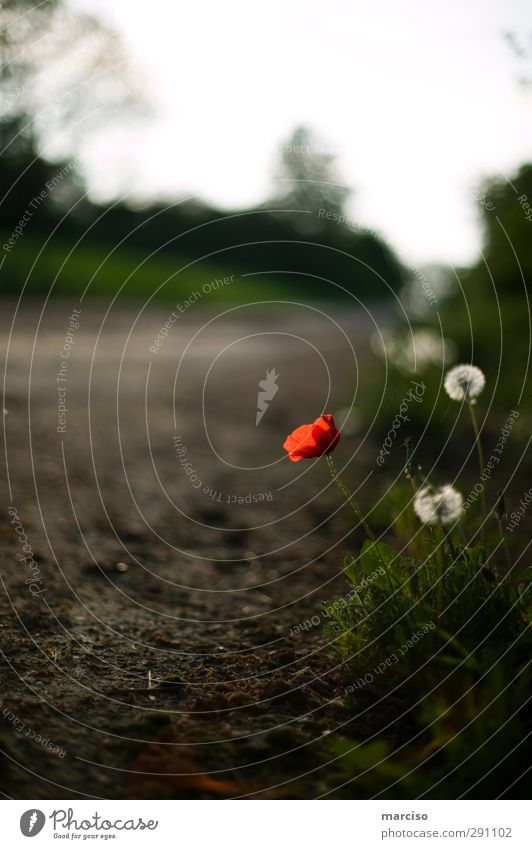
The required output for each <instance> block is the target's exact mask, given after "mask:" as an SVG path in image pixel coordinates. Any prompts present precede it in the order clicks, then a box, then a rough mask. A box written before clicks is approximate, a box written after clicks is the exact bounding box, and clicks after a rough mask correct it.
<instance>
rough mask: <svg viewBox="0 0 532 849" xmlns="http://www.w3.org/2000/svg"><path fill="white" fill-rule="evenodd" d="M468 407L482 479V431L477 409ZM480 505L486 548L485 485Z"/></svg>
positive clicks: (483, 539)
mask: <svg viewBox="0 0 532 849" xmlns="http://www.w3.org/2000/svg"><path fill="white" fill-rule="evenodd" d="M467 406H468V407H469V413H470V415H471V423H472V425H473V431H474V433H475V443H476V446H477V454H478V464H479V467H480V478H482V475H483V474H484V452H483V450H482V442H481V441H480V431H479V429H478V422H477V416H476V413H475V408H474V407H473V404H471V403H468V405H467ZM479 482H480V483H482V482H481V480H479ZM480 505H481V513H482V516H481V521H482V526H481V529H480V534H481V539H482V542H483V544H484V547H486V493H485V490H484V485H483V484H482V491H481V493H480Z"/></svg>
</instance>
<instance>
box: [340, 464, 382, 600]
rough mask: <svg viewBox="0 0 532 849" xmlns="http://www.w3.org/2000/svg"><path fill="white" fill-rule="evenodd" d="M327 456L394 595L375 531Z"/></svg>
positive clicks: (342, 491)
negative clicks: (373, 547) (372, 546)
mask: <svg viewBox="0 0 532 849" xmlns="http://www.w3.org/2000/svg"><path fill="white" fill-rule="evenodd" d="M325 456H326V459H327V464H328V466H329V471H330V473H331V477H332V479H333V481H334V482H335V484H336V486H337V487H338V489H339V490H340V492H341V493H342V495H343V496H344V497H345V498H346V499H347V501H348V502H349V504H350V505H351V508H352V509H353V512H354V514H355V516H356V517H357V519H358V521H359V522H360V524H361V525H362V527H363V528H364V532H365V533H366V534H367V535H368V537H369V538H370V540H371V541H372V543H373V545H374V546H375V551H376V552H377V556H378V558H379V560H380V561H381V564H382V568H383V569H384V571H385V573H386V576H387V578H388V583H389V584H390V589H391V591H392V594H393V593H394V592H395V590H394V588H393V584H392V580H391V578H390V573H389V572H388V567H387V565H386V562H385V560H384V557H383V556H382V552H381V551H380V549H379V545H378V543H377V540H376V539H375V534H374V533H373V531H372V530H371V528H370V527H369V525H368V524H367V522H366V521H365V519H364V516H363V515H362V511H361V509H360V507H359V506H358V504H357V503H356V501H355V500H354V498H353V496H352V495H351V493H350V491H349V489H348V488H347V486H346V485H345V483H344V482H343V480H342V478H341V477H340V475H339V474H338V470H337V468H336V466H335V463H334V460H333V458H332V457H331V455H330V454H326V455H325Z"/></svg>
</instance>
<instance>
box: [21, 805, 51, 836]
mask: <svg viewBox="0 0 532 849" xmlns="http://www.w3.org/2000/svg"><path fill="white" fill-rule="evenodd" d="M45 822H46V817H45V815H44V814H43V812H42V811H39V810H37V808H31V809H30V810H29V811H25V812H24V813H23V814H22V816H21V818H20V830H21V832H22V834H23V835H24V837H35V835H36V834H39V832H40V831H42V829H43V827H44V824H45Z"/></svg>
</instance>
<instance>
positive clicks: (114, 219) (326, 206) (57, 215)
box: [0, 0, 532, 467]
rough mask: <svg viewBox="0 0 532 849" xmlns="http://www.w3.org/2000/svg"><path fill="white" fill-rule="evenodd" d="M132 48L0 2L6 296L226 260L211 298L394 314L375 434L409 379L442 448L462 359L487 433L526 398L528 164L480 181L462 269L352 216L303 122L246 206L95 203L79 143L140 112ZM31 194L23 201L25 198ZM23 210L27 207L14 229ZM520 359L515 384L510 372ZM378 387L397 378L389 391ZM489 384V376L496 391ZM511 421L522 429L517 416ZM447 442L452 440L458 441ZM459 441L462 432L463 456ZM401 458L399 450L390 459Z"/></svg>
mask: <svg viewBox="0 0 532 849" xmlns="http://www.w3.org/2000/svg"><path fill="white" fill-rule="evenodd" d="M29 11H31V15H29V14H27V13H28V12H29ZM66 16H68V27H67V26H65V21H66ZM36 21H37V24H36ZM36 26H37V28H38V30H39V32H40V33H41V37H40V38H37V39H36V38H35V28H36ZM126 52H127V51H125V48H124V46H123V44H122V43H121V40H120V37H119V36H118V35H117V33H115V32H114V31H113V30H112V29H110V28H109V27H108V26H107V25H106V24H103V23H101V22H100V20H97V19H96V18H93V17H91V16H90V15H87V14H76V15H74V16H73V15H72V12H70V11H69V10H68V8H67V7H66V6H65V5H64V3H62V2H61V0H45V2H41V3H37V2H34V0H8V2H4V3H3V4H2V7H1V9H0V58H1V64H2V72H1V75H0V94H1V96H2V110H1V115H0V118H1V120H0V144H1V155H0V191H1V198H2V201H1V203H0V244H2V245H3V246H4V247H3V249H2V251H1V255H2V261H3V264H2V267H1V270H0V280H1V291H2V294H7V295H18V294H20V293H21V292H22V291H23V289H24V290H25V293H26V294H33V295H40V296H42V295H44V294H46V293H49V292H50V293H51V294H52V295H63V296H64V295H66V294H76V295H79V294H81V292H83V291H85V289H87V293H88V294H89V295H96V296H100V297H101V296H104V297H113V296H114V295H116V294H120V297H124V298H127V297H131V298H142V299H145V298H151V297H154V298H158V299H171V300H175V299H176V298H179V297H186V296H187V295H188V294H189V293H190V292H191V291H193V290H194V289H196V288H197V287H198V286H200V285H201V284H202V283H203V282H204V281H205V280H212V279H213V278H214V277H224V276H227V275H229V274H233V273H236V274H238V275H250V276H247V277H246V276H243V277H242V280H241V283H242V285H239V286H238V287H224V288H222V289H220V290H219V292H218V295H217V297H220V298H227V299H231V300H235V299H237V300H240V301H246V300H255V299H261V298H265V299H267V298H281V299H282V298H292V299H294V298H295V299H300V298H304V299H305V300H307V299H311V300H341V299H350V301H351V303H356V302H358V301H361V302H364V303H369V304H372V303H375V304H376V303H377V302H380V303H381V304H382V305H383V306H384V307H385V308H386V310H387V312H388V315H389V320H388V321H387V322H383V326H384V328H385V329H384V330H383V331H382V332H380V335H378V336H376V337H375V338H374V340H373V341H374V345H373V348H374V351H373V354H374V361H373V364H372V368H371V369H369V370H366V373H365V374H363V375H362V381H361V383H360V386H359V391H360V395H361V396H362V397H364V409H363V410H362V411H361V414H360V415H359V425H360V426H362V427H363V426H365V425H366V424H367V423H368V422H371V421H373V418H374V415H375V412H376V411H377V410H379V411H380V415H379V417H378V419H377V425H376V427H377V430H378V428H379V427H381V428H382V432H383V435H384V433H385V431H386V430H387V427H386V424H385V423H386V422H387V421H390V420H391V419H393V416H394V415H395V413H396V411H397V410H396V407H397V405H398V404H399V403H400V399H401V398H402V396H403V394H404V393H406V392H407V391H408V387H409V385H410V381H411V379H412V377H417V378H418V379H423V381H424V382H425V383H426V386H427V393H426V396H425V397H424V403H423V404H420V405H411V412H410V416H411V428H410V429H411V430H412V433H413V435H414V437H415V438H417V436H418V434H421V433H423V432H424V431H425V430H426V428H427V423H426V413H425V411H426V410H427V409H430V410H432V414H431V420H430V423H429V430H430V433H431V435H432V436H433V437H434V436H436V437H437V436H438V434H440V436H441V440H442V443H441V444H440V445H438V448H439V450H442V448H443V450H445V440H448V424H449V421H450V419H451V418H453V419H454V415H450V412H449V410H450V406H451V404H450V402H449V399H448V398H447V397H446V396H444V394H442V392H441V389H440V387H441V378H442V374H443V371H444V370H445V368H446V367H447V365H449V364H450V363H452V362H457V361H460V360H463V361H466V362H474V363H476V364H477V365H479V366H480V367H481V368H482V369H483V370H484V371H485V372H486V375H487V379H488V390H487V391H486V393H485V395H484V396H483V399H482V400H483V401H486V406H487V407H491V408H493V410H494V411H495V412H494V413H493V414H492V415H490V418H489V422H488V424H487V427H488V435H489V430H490V429H491V431H492V433H493V436H494V437H495V436H496V434H497V431H498V430H499V429H500V428H501V427H502V426H503V424H504V420H505V416H506V413H507V412H508V411H509V410H510V409H516V408H517V407H519V409H520V410H521V411H527V410H529V409H530V405H531V401H530V399H531V397H532V395H531V392H530V380H529V377H528V369H527V368H526V364H527V363H528V358H529V346H530V334H529V326H530V325H529V319H530V314H529V303H528V287H529V283H528V281H529V279H530V272H531V270H532V268H531V266H532V242H531V239H530V233H531V230H530V228H531V227H532V213H530V214H529V212H530V209H529V207H528V206H527V205H528V204H529V203H530V201H531V200H532V165H523V166H522V167H521V168H520V169H519V171H518V173H517V174H516V175H513V176H512V177H511V179H508V180H506V179H502V178H497V179H493V180H488V181H487V182H486V184H485V185H484V186H479V187H478V191H477V192H476V199H477V204H478V210H479V215H480V218H481V221H482V228H483V234H484V235H483V250H482V254H481V256H480V257H479V259H478V261H477V262H476V263H474V264H473V266H472V267H470V268H455V269H450V268H447V267H443V266H438V265H434V266H428V267H426V266H424V267H422V268H417V267H414V266H411V265H408V264H407V263H405V262H403V261H401V259H400V258H399V257H398V256H397V255H396V253H395V252H394V250H393V247H391V246H390V245H389V244H388V243H387V242H386V241H385V240H384V239H383V238H381V237H380V235H379V234H378V233H376V232H374V231H371V230H369V229H365V228H364V227H363V225H362V224H361V223H360V222H358V221H357V222H353V221H352V220H350V218H349V216H348V215H347V214H346V203H347V201H348V200H349V198H350V195H351V190H350V189H349V188H348V187H346V185H345V184H344V183H343V181H342V178H341V175H340V174H339V173H338V170H337V163H336V157H335V155H334V152H331V151H330V150H328V149H326V148H325V147H324V146H323V145H322V144H320V140H319V139H318V138H317V137H316V136H315V135H314V134H313V133H312V132H311V131H310V130H309V129H308V128H306V127H302V126H299V127H296V128H295V129H294V131H293V133H292V135H291V137H290V138H288V139H287V140H286V142H285V144H283V145H282V146H281V147H280V157H279V161H278V165H277V170H276V172H275V174H274V177H275V191H274V192H273V194H272V196H271V197H269V198H267V199H265V201H264V202H263V203H262V204H259V205H258V206H256V207H253V208H247V209H238V210H232V211H228V210H222V209H216V208H214V207H212V206H209V205H208V204H207V203H205V202H203V201H201V200H200V199H197V198H177V199H175V200H173V201H171V202H163V201H159V202H150V203H146V204H145V205H143V206H140V205H139V203H138V202H137V203H136V204H135V203H133V202H131V201H128V200H127V199H123V198H116V199H114V200H113V201H109V202H107V203H101V202H99V203H98V202H96V201H95V200H94V199H93V198H91V196H90V195H89V194H88V193H87V187H86V185H85V184H84V182H83V178H82V176H81V173H80V170H79V168H78V162H77V159H76V156H77V153H78V151H79V150H81V149H82V148H83V139H84V138H85V137H86V136H87V135H88V134H90V133H94V132H97V131H98V129H99V128H100V127H101V126H102V124H106V125H107V124H109V122H118V123H120V121H122V120H123V119H124V117H125V115H130V114H133V115H137V114H142V115H146V112H148V113H149V110H150V109H151V106H150V105H149V104H148V103H147V102H145V99H144V97H143V95H142V93H141V92H142V90H143V87H142V85H140V82H141V76H140V73H138V72H137V70H136V69H133V70H132V67H131V63H130V62H128V61H126V58H125V57H126ZM45 107H46V108H45ZM44 116H46V117H44ZM182 165H186V163H182ZM50 187H51V188H50ZM42 195H44V197H43V199H42V201H41V202H39V205H38V208H36V209H32V208H31V207H30V204H31V203H32V200H33V199H34V198H35V197H37V196H42ZM28 209H30V213H31V214H30V215H29V220H27V221H25V222H24V223H23V226H22V228H21V231H22V232H21V233H20V234H19V235H18V236H16V235H15V237H14V238H13V234H14V231H15V228H16V227H17V226H19V225H20V222H21V221H23V219H24V218H25V217H26V218H28ZM10 239H12V240H13V244H10V242H9V240H10ZM6 245H7V249H6ZM353 298H355V301H354V302H353V301H352V299H353ZM516 363H518V364H519V365H518V368H517V369H516V367H515V366H516ZM514 372H515V373H516V374H518V377H517V378H516V379H515V380H513V379H510V378H509V377H508V376H509V375H512V374H513V373H514ZM502 374H504V375H505V376H506V377H505V379H504V380H501V379H500V376H501V375H502ZM390 382H391V383H390ZM390 385H391V386H393V392H390V391H389V390H388V389H387V390H386V391H385V392H383V389H382V387H390ZM490 387H496V390H495V395H493V396H490V394H489V391H490V389H489V388H490ZM350 402H351V399H350V398H346V403H347V404H349V403H350ZM355 403H356V401H355ZM379 423H380V424H379ZM455 427H456V425H455ZM458 430H459V428H458ZM515 434H516V435H517V436H519V434H521V436H522V437H523V438H524V437H525V436H526V424H525V420H524V418H523V417H521V418H520V419H519V421H518V422H517V424H516V426H515ZM435 447H436V446H435V445H434V444H433V445H432V446H431V448H433V449H434V448H435ZM452 447H453V450H454V451H456V450H457V449H458V450H459V446H457V443H456V441H454V442H453V446H452ZM469 448H470V446H469V444H467V445H464V451H465V452H468V451H469ZM400 454H401V456H402V451H398V452H397V453H396V455H395V457H394V461H395V462H396V463H398V466H399V467H400V463H401V460H400V459H399V460H398V459H397V458H398V456H399V455H400Z"/></svg>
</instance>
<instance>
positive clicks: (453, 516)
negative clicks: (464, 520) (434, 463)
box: [414, 484, 464, 526]
mask: <svg viewBox="0 0 532 849" xmlns="http://www.w3.org/2000/svg"><path fill="white" fill-rule="evenodd" d="M414 511H415V513H416V516H417V517H418V519H419V520H420V522H422V523H423V524H424V525H441V526H445V525H452V524H454V523H455V522H456V521H457V520H458V519H459V518H460V516H461V515H462V513H463V512H464V499H463V498H462V494H461V493H460V492H458V490H456V489H454V488H453V487H452V486H451V485H450V484H445V486H440V487H432V486H422V487H421V488H420V489H418V491H417V492H416V495H415V497H414Z"/></svg>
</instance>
